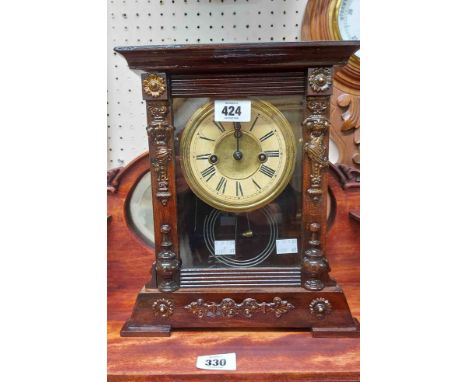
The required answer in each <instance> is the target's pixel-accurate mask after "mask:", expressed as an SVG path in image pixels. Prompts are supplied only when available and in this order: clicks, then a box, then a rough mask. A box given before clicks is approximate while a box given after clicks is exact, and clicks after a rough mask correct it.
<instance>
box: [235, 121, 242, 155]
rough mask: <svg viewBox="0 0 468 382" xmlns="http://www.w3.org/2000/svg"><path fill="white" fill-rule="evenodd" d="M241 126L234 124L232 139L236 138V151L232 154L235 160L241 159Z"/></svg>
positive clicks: (237, 123)
mask: <svg viewBox="0 0 468 382" xmlns="http://www.w3.org/2000/svg"><path fill="white" fill-rule="evenodd" d="M241 128H242V126H241V124H240V123H239V122H234V137H235V138H236V151H235V152H234V154H233V157H234V159H235V160H241V159H242V152H241V151H240V143H239V140H240V137H241V136H242V131H241Z"/></svg>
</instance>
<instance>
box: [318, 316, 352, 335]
mask: <svg viewBox="0 0 468 382" xmlns="http://www.w3.org/2000/svg"><path fill="white" fill-rule="evenodd" d="M353 321H354V324H353V325H351V326H344V327H323V328H321V327H312V328H311V331H310V332H311V334H312V337H314V338H340V337H345V338H350V337H359V336H360V329H359V328H360V325H359V321H358V320H357V319H355V318H354V317H353Z"/></svg>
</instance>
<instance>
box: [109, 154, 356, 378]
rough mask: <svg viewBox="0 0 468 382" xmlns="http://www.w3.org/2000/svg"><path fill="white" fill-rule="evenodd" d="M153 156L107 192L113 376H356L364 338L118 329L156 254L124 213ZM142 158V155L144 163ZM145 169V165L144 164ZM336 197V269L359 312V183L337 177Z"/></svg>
mask: <svg viewBox="0 0 468 382" xmlns="http://www.w3.org/2000/svg"><path fill="white" fill-rule="evenodd" d="M146 159H147V158H144V157H142V158H141V160H139V161H137V162H136V164H137V165H139V166H140V167H141V168H138V166H134V167H135V168H136V170H138V171H136V170H135V171H133V172H130V173H127V175H126V177H123V176H122V179H121V180H120V188H119V189H118V191H116V192H111V193H108V216H109V219H108V273H107V277H108V316H107V318H108V348H107V349H108V353H107V354H108V365H107V367H108V379H109V380H110V381H140V382H141V381H206V380H210V381H220V380H221V379H222V380H223V382H227V381H247V380H249V381H251V380H253V381H257V382H261V381H267V380H268V381H272V380H274V382H282V381H333V382H338V381H346V382H349V381H358V380H359V338H313V337H312V335H311V334H310V332H309V331H284V330H281V331H271V330H268V331H214V330H210V331H206V330H176V331H174V332H172V334H171V336H170V337H152V338H141V337H125V338H123V337H120V335H119V331H120V328H121V327H122V325H123V323H124V322H125V320H126V319H128V318H129V317H130V314H131V312H132V308H133V304H134V302H135V299H136V297H137V294H138V292H139V290H140V289H141V287H142V286H143V285H144V283H145V282H146V281H148V277H149V269H150V266H151V264H152V262H153V259H154V253H153V250H152V249H151V248H149V247H148V246H146V245H144V244H142V242H141V240H140V239H138V238H137V237H136V235H135V234H133V233H132V232H130V230H129V228H128V225H127V223H126V221H125V217H124V214H123V211H124V206H125V198H126V196H127V194H128V192H129V190H131V187H132V184H133V183H134V182H135V181H136V180H137V179H139V178H138V176H139V174H140V173H141V172H142V171H143V170H144V169H146V168H147V167H148V164H147V160H146ZM140 162H141V163H140ZM142 169H143V170H142ZM330 180H331V182H330V187H331V188H332V190H333V191H334V195H335V197H336V203H337V211H336V218H335V223H334V224H333V226H332V227H331V229H330V231H329V232H328V243H327V253H328V259H329V262H330V265H331V268H332V272H331V277H333V278H334V279H336V280H337V282H338V283H339V284H340V286H341V287H342V288H343V290H344V292H345V294H346V297H347V300H348V304H349V306H350V308H351V311H352V313H353V316H354V317H356V318H357V319H359V223H358V222H356V220H354V219H350V218H349V211H350V210H351V209H359V189H354V188H346V187H344V188H342V187H341V186H340V185H339V182H338V180H336V179H335V178H333V177H331V178H330ZM231 352H235V353H236V355H237V370H236V371H224V372H220V371H207V370H200V369H197V368H196V367H195V362H196V358H197V356H200V355H211V354H223V353H231Z"/></svg>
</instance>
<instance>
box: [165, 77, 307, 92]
mask: <svg viewBox="0 0 468 382" xmlns="http://www.w3.org/2000/svg"><path fill="white" fill-rule="evenodd" d="M170 81H171V87H172V95H173V97H194V96H197V97H218V98H232V97H247V96H250V97H251V96H264V95H265V94H268V95H272V96H273V95H295V94H303V93H304V89H305V86H306V81H305V75H304V71H300V72H273V73H268V72H267V73H265V72H259V73H242V72H241V73H229V74H224V73H223V74H217V73H210V74H198V75H193V74H174V75H172V76H171V79H170ZM220 84H223V86H219V85H220Z"/></svg>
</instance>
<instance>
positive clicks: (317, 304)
mask: <svg viewBox="0 0 468 382" xmlns="http://www.w3.org/2000/svg"><path fill="white" fill-rule="evenodd" d="M182 328H212V329H241V328H242V329H246V328H252V329H280V328H283V329H308V330H311V334H312V336H313V337H359V322H358V321H357V320H356V319H354V318H353V317H352V315H351V312H350V310H349V306H348V303H347V301H346V297H345V295H344V293H343V291H342V290H341V288H340V287H338V286H335V287H325V288H324V289H323V290H321V291H309V290H306V289H304V288H301V287H275V288H235V289H232V288H216V290H213V289H211V288H181V289H179V290H177V291H175V292H172V293H171V292H169V293H166V292H160V291H158V290H155V289H147V288H143V289H142V290H141V291H140V293H139V294H138V297H137V300H136V303H135V306H134V308H133V313H132V316H131V317H130V319H129V320H128V321H127V322H126V323H125V324H124V326H123V327H122V330H121V332H120V334H121V336H123V337H156V336H166V337H167V336H169V335H170V332H171V330H172V329H182Z"/></svg>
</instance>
